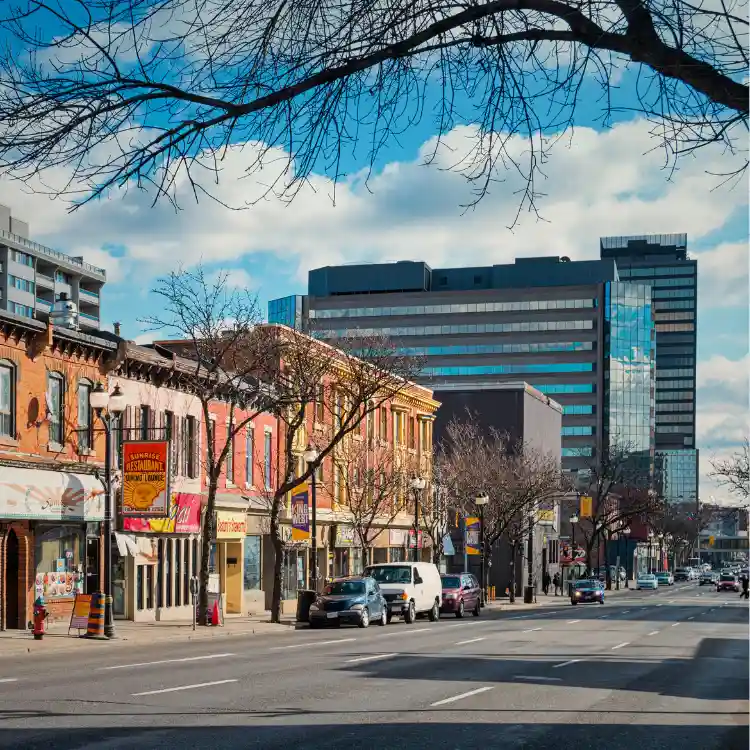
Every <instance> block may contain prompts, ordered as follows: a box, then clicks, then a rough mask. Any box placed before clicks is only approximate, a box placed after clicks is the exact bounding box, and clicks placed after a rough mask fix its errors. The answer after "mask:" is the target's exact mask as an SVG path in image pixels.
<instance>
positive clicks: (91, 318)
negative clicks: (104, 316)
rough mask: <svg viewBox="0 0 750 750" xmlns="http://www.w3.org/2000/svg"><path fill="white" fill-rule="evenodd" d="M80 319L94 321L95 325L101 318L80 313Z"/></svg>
mask: <svg viewBox="0 0 750 750" xmlns="http://www.w3.org/2000/svg"><path fill="white" fill-rule="evenodd" d="M78 317H79V318H85V319H86V320H93V321H94V323H98V322H99V318H98V317H97V316H96V315H89V314H88V313H83V312H80V311H79V312H78Z"/></svg>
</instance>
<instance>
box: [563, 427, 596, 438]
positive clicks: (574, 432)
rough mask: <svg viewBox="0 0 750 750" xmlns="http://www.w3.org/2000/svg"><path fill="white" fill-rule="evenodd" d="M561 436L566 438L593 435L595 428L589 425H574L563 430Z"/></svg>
mask: <svg viewBox="0 0 750 750" xmlns="http://www.w3.org/2000/svg"><path fill="white" fill-rule="evenodd" d="M560 434H561V435H565V436H580V435H593V434H594V428H593V427H590V426H588V425H574V426H569V427H563V428H561V429H560Z"/></svg>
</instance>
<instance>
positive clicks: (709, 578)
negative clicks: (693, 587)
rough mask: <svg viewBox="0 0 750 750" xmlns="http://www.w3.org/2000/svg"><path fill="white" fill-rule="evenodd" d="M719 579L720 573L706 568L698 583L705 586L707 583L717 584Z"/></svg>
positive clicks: (710, 584)
mask: <svg viewBox="0 0 750 750" xmlns="http://www.w3.org/2000/svg"><path fill="white" fill-rule="evenodd" d="M718 580H719V574H718V573H714V572H713V571H712V570H706V571H704V572H703V573H702V574H701V577H700V579H699V580H698V585H699V586H705V585H706V584H708V585H709V586H715V585H716V583H717V582H718Z"/></svg>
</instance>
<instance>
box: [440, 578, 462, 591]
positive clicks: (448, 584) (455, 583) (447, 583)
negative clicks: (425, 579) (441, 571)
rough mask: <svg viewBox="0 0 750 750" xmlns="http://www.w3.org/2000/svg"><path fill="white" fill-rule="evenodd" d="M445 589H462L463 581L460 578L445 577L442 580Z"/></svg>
mask: <svg viewBox="0 0 750 750" xmlns="http://www.w3.org/2000/svg"><path fill="white" fill-rule="evenodd" d="M442 581H443V588H444V589H460V588H461V579H460V578H459V577H458V576H444V577H443V578H442Z"/></svg>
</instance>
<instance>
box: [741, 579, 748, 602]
mask: <svg viewBox="0 0 750 750" xmlns="http://www.w3.org/2000/svg"><path fill="white" fill-rule="evenodd" d="M749 587H750V580H748V577H747V576H746V575H743V576H742V593H741V594H740V596H741V597H742V598H743V599H748V598H750V591H748V588H749Z"/></svg>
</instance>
